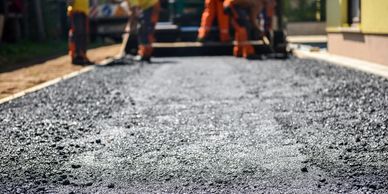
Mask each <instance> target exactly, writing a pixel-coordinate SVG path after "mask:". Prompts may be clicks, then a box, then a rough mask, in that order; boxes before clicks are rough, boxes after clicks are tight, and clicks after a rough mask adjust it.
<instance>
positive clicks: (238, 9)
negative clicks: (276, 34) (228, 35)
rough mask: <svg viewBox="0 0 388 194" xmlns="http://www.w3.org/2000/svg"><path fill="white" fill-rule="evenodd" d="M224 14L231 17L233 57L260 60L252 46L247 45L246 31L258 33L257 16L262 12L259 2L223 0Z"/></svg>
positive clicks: (252, 0)
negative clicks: (233, 34) (233, 32)
mask: <svg viewBox="0 0 388 194" xmlns="http://www.w3.org/2000/svg"><path fill="white" fill-rule="evenodd" d="M224 9H225V12H226V13H228V14H230V15H231V16H232V26H233V28H234V29H235V41H236V42H237V43H236V45H235V46H234V48H233V55H234V56H236V57H244V58H246V59H260V58H261V56H259V55H257V54H256V53H255V49H254V48H253V46H252V44H250V43H249V37H248V31H249V30H252V29H256V30H258V31H260V21H259V20H258V18H257V16H258V15H259V14H260V11H261V10H262V1H261V0H225V1H224Z"/></svg>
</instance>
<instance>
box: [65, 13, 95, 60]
mask: <svg viewBox="0 0 388 194" xmlns="http://www.w3.org/2000/svg"><path fill="white" fill-rule="evenodd" d="M70 17H71V29H70V33H69V50H70V56H71V57H72V61H73V63H74V64H88V63H90V61H89V60H88V58H87V56H86V52H87V41H88V40H87V39H88V25H87V15H86V14H85V13H81V12H74V13H71V16H70Z"/></svg>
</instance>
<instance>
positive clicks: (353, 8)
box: [348, 0, 361, 27]
mask: <svg viewBox="0 0 388 194" xmlns="http://www.w3.org/2000/svg"><path fill="white" fill-rule="evenodd" d="M348 6H349V7H348V10H349V11H348V14H349V15H348V23H349V26H351V27H358V26H359V24H360V22H361V0H349V4H348Z"/></svg>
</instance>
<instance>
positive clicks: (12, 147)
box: [0, 57, 388, 193]
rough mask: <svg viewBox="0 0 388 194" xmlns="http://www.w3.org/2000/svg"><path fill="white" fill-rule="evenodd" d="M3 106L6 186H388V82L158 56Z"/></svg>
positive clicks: (266, 189) (223, 189)
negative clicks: (144, 63) (140, 63)
mask: <svg viewBox="0 0 388 194" xmlns="http://www.w3.org/2000/svg"><path fill="white" fill-rule="evenodd" d="M155 61H156V63H154V64H151V65H132V66H112V67H105V68H97V69H95V70H93V71H92V72H89V73H87V74H84V75H81V76H78V77H76V78H73V79H70V80H67V81H63V82H61V83H59V84H56V85H54V86H51V87H49V88H46V89H43V90H41V91H38V92H35V93H32V94H29V95H27V96H24V97H22V98H20V99H17V100H14V101H13V102H10V103H6V104H3V105H0V148H1V149H0V152H1V155H0V159H1V162H0V173H1V174H0V193H97V192H99V193H388V161H387V160H388V129H387V127H388V114H387V113H388V80H386V79H383V78H380V77H377V76H373V75H369V74H365V73H361V72H356V71H353V70H349V69H345V68H340V67H337V66H333V65H329V64H325V63H322V62H317V61H314V60H299V59H289V60H286V61H277V60H267V61H254V62H248V61H246V60H243V59H235V58H233V57H197V58H195V57H191V58H165V59H156V60H155Z"/></svg>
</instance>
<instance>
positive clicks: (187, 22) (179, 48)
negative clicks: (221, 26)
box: [95, 0, 288, 58]
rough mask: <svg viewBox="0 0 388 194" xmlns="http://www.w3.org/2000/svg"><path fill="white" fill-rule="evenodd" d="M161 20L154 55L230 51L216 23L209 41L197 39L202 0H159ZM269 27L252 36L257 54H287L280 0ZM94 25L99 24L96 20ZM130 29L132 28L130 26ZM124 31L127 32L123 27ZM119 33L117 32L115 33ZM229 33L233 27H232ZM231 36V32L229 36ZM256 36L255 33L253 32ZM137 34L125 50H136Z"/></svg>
mask: <svg viewBox="0 0 388 194" xmlns="http://www.w3.org/2000/svg"><path fill="white" fill-rule="evenodd" d="M161 6H162V10H161V15H160V21H159V23H158V24H157V26H156V34H155V36H156V42H155V43H154V45H153V47H154V49H155V50H154V55H155V56H159V57H164V56H202V55H205V56H206V55H208V56H209V55H231V54H232V47H233V45H234V42H231V43H221V42H219V41H218V29H217V24H216V22H215V24H214V25H213V27H212V30H211V33H210V37H209V41H206V42H201V43H200V42H196V39H197V33H198V29H199V26H200V22H201V14H202V11H203V8H204V0H161ZM114 20H115V19H114V18H111V19H103V20H100V22H101V23H100V24H102V25H103V24H104V22H105V23H106V24H112V23H123V22H124V21H125V24H126V22H127V20H125V19H124V18H123V17H118V18H116V20H115V21H114ZM270 22H273V24H272V25H271V26H273V27H272V28H271V29H265V36H264V38H262V39H252V40H251V43H252V44H253V45H254V46H255V49H256V52H257V53H258V54H263V55H267V56H268V55H269V56H275V57H282V58H286V57H287V56H288V50H287V41H286V33H285V30H284V29H285V28H284V27H285V25H284V22H283V4H282V0H277V1H276V8H275V16H274V17H273V20H272V21H270ZM95 25H98V23H96V24H95ZM131 32H134V31H133V30H131ZM124 33H130V32H129V31H126V32H124ZM118 34H120V35H121V34H122V32H118V33H116V34H115V35H118ZM231 34H233V30H232V29H231ZM232 37H233V36H232ZM252 37H255V36H252ZM136 49H137V38H136V34H134V33H131V34H130V36H129V38H128V40H127V44H126V47H125V49H124V50H125V52H126V53H128V54H136Z"/></svg>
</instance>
